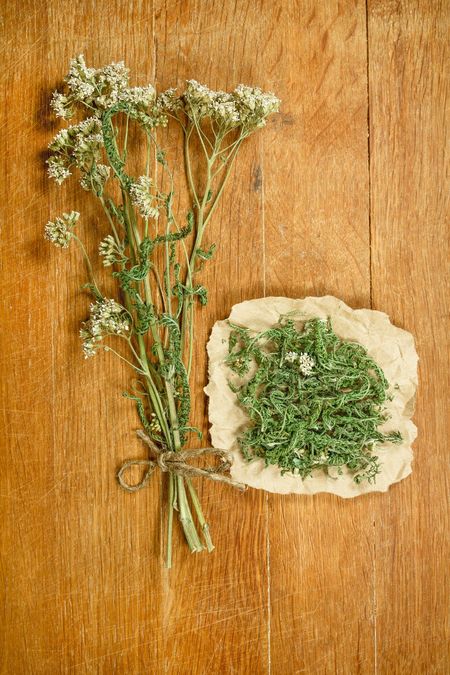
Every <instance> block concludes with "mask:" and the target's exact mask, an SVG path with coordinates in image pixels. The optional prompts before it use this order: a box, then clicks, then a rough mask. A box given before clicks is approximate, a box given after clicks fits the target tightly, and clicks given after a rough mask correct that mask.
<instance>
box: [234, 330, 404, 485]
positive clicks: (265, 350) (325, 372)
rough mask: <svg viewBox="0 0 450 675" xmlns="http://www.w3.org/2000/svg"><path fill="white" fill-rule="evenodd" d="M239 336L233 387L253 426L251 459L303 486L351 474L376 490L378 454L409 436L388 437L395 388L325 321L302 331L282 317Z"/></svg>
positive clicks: (247, 452)
mask: <svg viewBox="0 0 450 675" xmlns="http://www.w3.org/2000/svg"><path fill="white" fill-rule="evenodd" d="M232 328H233V330H232V332H231V334H230V339H229V354H228V357H227V365H228V366H229V368H230V369H231V371H232V372H233V373H235V374H236V375H238V376H239V379H238V380H237V381H234V382H230V386H231V388H232V389H233V391H234V392H236V394H237V397H238V400H239V403H240V405H241V406H242V407H243V409H244V410H245V412H246V414H247V415H248V417H249V422H250V423H249V426H248V428H247V429H246V430H245V431H244V432H243V434H242V435H241V436H240V438H239V444H240V448H241V450H242V453H243V455H244V457H245V458H246V459H247V460H248V461H251V460H252V459H254V458H256V457H262V458H263V459H264V460H265V463H266V465H269V464H274V465H276V466H279V467H280V468H281V471H282V473H285V472H287V471H289V472H292V473H294V474H298V475H300V476H301V477H302V478H307V477H308V476H310V475H311V474H312V472H313V471H317V470H319V471H326V472H329V473H330V475H333V474H334V475H339V474H342V470H343V467H346V468H347V469H348V470H349V471H350V472H351V473H352V474H353V479H354V481H355V482H356V483H360V482H361V481H363V480H368V481H369V482H374V481H375V478H376V475H377V474H378V473H379V470H380V467H379V462H378V457H377V456H376V454H375V449H376V446H377V445H378V444H380V443H386V442H392V443H398V442H399V441H400V440H401V435H400V434H399V433H398V432H396V431H395V432H390V433H383V432H382V431H381V430H380V426H381V425H382V424H383V423H384V422H385V421H386V419H387V418H386V413H385V410H384V404H385V402H386V401H387V399H388V387H389V385H388V382H387V381H386V378H385V376H384V373H383V371H382V370H381V368H380V367H379V366H378V365H377V364H376V363H375V361H374V360H373V359H372V358H371V357H370V356H369V355H368V354H367V351H366V350H365V349H364V347H362V345H359V344H356V343H355V342H349V341H345V340H342V339H340V338H339V337H338V336H337V335H336V334H335V333H334V331H333V329H332V326H331V322H330V321H328V322H326V321H322V320H320V319H310V320H309V321H306V322H305V323H304V324H303V325H300V326H299V325H298V324H297V323H296V322H295V321H294V320H293V319H292V318H289V317H281V318H280V320H279V323H278V324H277V325H276V326H274V327H273V328H272V329H270V330H266V331H264V332H262V333H255V332H253V331H250V330H249V329H247V328H243V327H240V326H236V325H232ZM241 378H243V379H241Z"/></svg>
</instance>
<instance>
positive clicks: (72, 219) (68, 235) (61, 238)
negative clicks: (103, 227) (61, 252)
mask: <svg viewBox="0 0 450 675" xmlns="http://www.w3.org/2000/svg"><path fill="white" fill-rule="evenodd" d="M79 217H80V214H79V213H78V211H71V212H70V213H63V215H62V217H59V216H58V217H57V218H55V220H54V221H53V220H49V222H48V223H47V225H46V226H45V228H44V237H45V239H47V241H51V242H52V244H54V245H55V246H57V247H58V248H68V246H69V244H70V240H71V239H72V237H73V236H74V234H73V228H74V227H75V225H76V224H77V222H78V219H79Z"/></svg>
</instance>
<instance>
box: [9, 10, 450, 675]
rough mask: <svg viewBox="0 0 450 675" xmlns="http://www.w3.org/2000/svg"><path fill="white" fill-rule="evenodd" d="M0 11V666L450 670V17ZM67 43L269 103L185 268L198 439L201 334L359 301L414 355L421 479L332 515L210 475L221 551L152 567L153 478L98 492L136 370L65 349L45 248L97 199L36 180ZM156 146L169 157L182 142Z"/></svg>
mask: <svg viewBox="0 0 450 675" xmlns="http://www.w3.org/2000/svg"><path fill="white" fill-rule="evenodd" d="M0 11H1V25H2V29H3V36H4V41H3V51H2V56H3V63H4V67H3V69H2V73H1V81H2V92H3V100H4V101H7V103H6V104H5V105H3V106H2V109H1V128H2V131H3V139H4V140H3V142H4V152H3V153H2V159H1V162H2V177H3V180H2V183H1V187H2V199H1V207H2V221H3V222H2V226H3V231H2V237H1V244H2V279H1V298H2V331H1V335H0V339H1V348H0V363H1V368H2V377H1V381H0V387H1V396H2V406H1V409H2V431H3V433H2V437H1V440H2V460H3V463H2V467H3V468H2V471H1V473H0V509H1V518H0V522H1V526H0V527H1V542H2V543H1V548H2V557H1V566H0V575H1V579H0V602H1V610H2V611H1V614H0V616H1V617H2V618H1V623H2V630H1V638H0V664H1V668H0V672H2V673H3V674H4V675H22V674H28V673H29V674H30V675H40V674H45V675H47V674H48V675H53V674H58V673H76V674H80V675H81V674H83V675H84V674H94V673H102V674H105V675H110V674H111V673H118V674H122V673H126V674H127V675H128V674H132V675H141V674H142V675H147V674H149V673H151V674H152V675H153V673H155V674H156V675H159V674H161V675H162V674H163V673H169V675H178V674H180V675H184V674H186V675H190V674H195V675H197V674H201V675H203V673H205V674H206V673H208V674H209V673H217V674H228V673H230V674H231V673H239V674H243V675H244V674H245V675H246V674H247V673H256V674H259V673H261V674H265V673H271V674H273V675H288V674H290V673H292V674H294V673H307V674H308V675H315V674H322V673H323V674H329V673H330V674H332V673H338V674H340V675H347V674H349V675H353V674H354V673H362V674H364V675H366V674H369V673H374V672H375V673H380V674H381V673H382V674H386V675H391V674H397V673H398V674H403V673H404V674H408V675H409V674H411V673H412V674H417V675H422V674H426V675H428V674H429V673H437V674H441V673H442V674H444V673H447V672H448V671H449V669H450V657H449V655H448V652H447V649H446V638H447V639H448V632H447V631H446V624H445V622H446V600H445V594H446V592H447V593H448V581H447V580H446V573H445V572H446V570H445V560H446V557H445V556H446V552H448V547H447V546H446V541H445V537H446V532H447V529H446V528H447V525H448V523H447V517H446V508H445V507H446V502H447V495H448V481H447V479H446V476H445V474H444V473H443V470H442V467H443V466H444V463H445V459H446V453H447V452H448V442H447V437H448V428H447V427H445V423H446V410H445V394H446V391H448V387H446V384H447V383H446V381H445V372H446V371H445V366H446V361H445V356H446V352H445V348H444V347H445V345H446V327H445V323H444V321H445V314H446V311H445V310H446V306H445V292H444V291H445V288H446V287H445V279H446V277H445V267H444V266H445V252H446V251H445V242H444V237H445V228H444V224H445V218H446V215H447V212H446V208H447V207H448V201H447V196H446V195H447V193H448V190H447V189H446V185H445V180H446V178H447V174H446V169H448V163H446V155H445V134H444V128H445V114H446V93H447V88H448V84H447V82H448V80H447V79H446V73H445V64H446V62H445V41H446V39H448V20H449V15H450V8H449V6H448V3H445V2H444V1H442V0H437V1H433V2H432V1H431V0H428V1H425V0H410V1H408V2H405V3H400V2H397V0H368V3H367V6H366V4H365V3H364V2H362V1H361V0H342V1H341V2H338V1H337V0H324V1H322V0H306V1H302V2H300V0H298V1H295V0H290V1H289V2H269V0H242V1H241V2H238V3H236V2H231V0H224V1H223V2H221V3H206V2H201V1H200V0H183V1H178V2H172V3H169V2H165V1H164V0H152V1H150V2H148V1H144V0H132V1H127V2H121V1H120V0H112V1H110V2H108V3H101V2H100V1H99V0H81V1H80V2H78V3H74V2H69V1H68V0H46V1H45V2H37V0H11V2H8V3H3V4H2V7H1V10H0ZM79 52H84V53H85V55H86V58H87V60H88V61H89V62H92V63H93V64H95V65H102V64H103V63H106V62H109V61H113V60H116V61H117V60H121V59H124V60H125V61H126V63H127V65H128V66H129V67H130V69H131V72H132V73H133V76H134V77H135V81H136V84H144V83H146V82H148V81H156V83H157V86H158V87H167V86H172V85H176V84H182V82H183V80H184V79H185V78H189V77H194V78H196V79H198V80H199V81H204V82H207V83H208V84H209V85H210V86H211V87H217V88H223V89H227V88H231V87H233V86H235V85H236V84H237V83H238V82H240V81H243V82H245V83H255V84H258V85H260V86H262V87H263V88H267V89H272V90H274V91H275V92H276V93H277V94H278V95H279V96H280V97H281V98H282V99H283V107H282V112H281V114H280V115H279V116H277V118H275V119H274V120H273V121H272V122H271V123H270V124H269V125H268V127H267V128H266V129H265V130H264V131H263V132H262V133H261V134H260V135H259V136H257V137H256V136H255V137H253V139H252V140H250V141H249V143H248V144H247V145H246V146H245V148H244V149H243V151H242V154H241V155H240V157H239V161H238V166H237V168H236V170H235V172H234V174H233V176H232V179H231V181H230V183H229V185H228V189H227V192H226V194H225V197H224V200H223V202H222V205H221V207H220V209H219V210H218V212H217V213H216V216H215V218H214V222H213V223H212V225H211V229H210V231H209V235H208V237H209V241H210V242H213V241H216V242H217V243H218V244H219V248H218V254H217V256H216V258H215V260H214V262H213V263H211V264H210V265H209V266H207V267H206V268H205V271H204V272H203V274H202V282H203V283H204V284H205V285H206V286H207V287H208V288H209V292H210V303H209V305H208V307H207V308H206V310H204V311H203V312H199V313H198V316H197V341H196V344H197V349H196V370H195V373H196V374H195V405H194V412H193V416H194V419H195V422H196V423H197V424H199V425H201V424H203V428H204V430H205V431H206V430H207V420H206V410H205V400H204V396H203V393H202V387H203V386H204V384H205V377H206V362H205V360H206V356H205V343H206V339H207V336H208V333H209V330H210V328H211V326H212V324H213V323H214V321H215V320H217V319H219V318H224V317H225V316H227V315H228V313H229V309H230V307H231V305H232V304H233V303H235V302H239V301H241V300H243V299H245V298H251V297H258V296H262V295H264V294H265V295H274V294H275V295H278V294H283V295H290V296H293V297H301V296H303V295H308V294H316V295H317V294H325V293H333V294H335V295H338V296H340V297H342V298H343V300H345V301H346V302H348V303H349V304H350V305H352V306H354V307H363V306H370V303H371V302H372V306H373V307H374V308H376V309H382V310H385V311H387V312H389V313H390V315H391V317H392V319H393V320H394V322H395V323H397V324H398V325H400V326H402V327H405V328H406V329H408V330H411V331H412V332H413V333H414V334H415V336H416V339H417V347H418V351H419V354H420V357H421V365H420V368H421V372H420V389H419V397H418V405H417V413H416V422H417V424H418V426H419V430H420V437H419V440H418V442H417V443H416V446H415V453H416V454H415V462H414V473H413V475H412V477H410V478H408V479H407V480H406V481H404V482H402V483H401V484H398V485H396V486H394V487H393V488H392V489H391V491H390V492H389V493H388V494H387V495H368V496H366V497H364V498H361V499H359V500H355V501H349V502H347V501H345V502H344V501H342V500H339V499H338V498H336V497H333V496H330V495H326V496H315V497H313V498H301V497H294V496H293V497H276V496H270V497H269V496H268V495H264V494H262V493H259V492H257V491H249V492H248V493H247V494H245V495H236V494H234V493H233V492H231V491H230V490H227V489H225V488H223V487H222V486H217V485H209V484H203V485H201V486H200V492H201V497H202V502H203V504H204V507H205V511H206V512H207V514H208V519H209V521H210V525H211V529H212V534H213V538H214V541H215V544H216V546H217V549H216V551H215V552H214V553H213V554H211V555H207V554H202V555H196V556H189V555H188V554H187V553H186V550H185V549H184V548H182V546H183V544H182V540H181V537H180V536H179V533H177V540H176V542H175V544H176V553H175V561H174V569H173V570H172V572H170V573H168V572H167V571H166V570H165V569H163V567H162V543H163V542H162V539H163V537H162V531H163V530H162V528H163V521H162V519H161V517H160V514H159V507H160V503H161V500H162V498H163V488H162V486H161V485H160V484H159V482H158V479H156V478H155V477H154V478H153V482H152V484H151V488H150V489H147V490H145V491H142V492H141V493H139V494H138V495H129V494H125V493H123V492H121V491H120V490H119V489H118V487H117V484H116V482H115V479H114V472H115V469H116V468H117V466H118V465H119V464H120V463H121V461H122V460H123V459H124V458H126V457H129V456H131V455H134V456H139V454H142V455H144V450H143V448H141V447H140V446H139V444H138V443H137V441H136V440H135V439H134V437H133V434H132V430H133V429H134V428H135V427H136V419H135V415H134V410H133V408H132V406H131V405H129V404H128V402H127V401H124V399H122V398H121V396H120V393H121V391H122V390H123V389H124V388H125V387H126V383H127V377H128V373H127V371H126V369H122V368H121V367H117V363H115V362H112V361H110V360H108V359H107V358H106V357H105V358H99V359H98V360H97V359H94V360H92V361H90V362H84V361H83V359H82V358H80V349H79V340H78V337H77V328H78V325H79V322H80V321H81V320H82V319H83V318H84V317H85V313H86V308H87V302H88V301H87V298H86V296H84V295H83V293H82V292H81V291H80V290H79V288H80V284H81V283H82V282H83V281H84V277H83V271H82V268H81V265H80V261H79V259H78V257H77V255H76V252H75V251H71V250H69V251H67V252H63V255H61V254H60V253H59V252H58V251H53V250H50V247H49V246H48V245H47V244H46V242H44V241H43V240H42V228H43V225H44V224H45V222H46V221H47V220H48V219H49V218H50V217H51V216H54V215H56V214H58V213H59V212H60V211H62V210H63V209H68V208H74V209H78V210H79V211H80V212H81V213H82V222H83V225H82V226H83V232H84V234H85V238H86V239H87V243H88V247H89V248H90V250H92V251H93V252H94V251H95V248H96V245H97V241H98V239H99V238H100V237H101V235H102V233H103V232H104V231H105V226H104V223H103V220H102V214H101V212H100V211H99V210H98V209H97V206H96V204H95V203H94V201H93V200H91V199H89V198H87V197H86V195H84V194H82V193H81V194H80V190H79V189H78V188H77V187H76V185H75V184H72V185H68V186H67V187H64V188H63V189H58V188H56V187H55V186H54V185H52V184H50V183H49V181H48V180H47V178H46V176H45V173H44V169H43V164H42V162H43V155H42V153H43V150H44V149H45V146H46V145H47V143H48V141H49V139H50V138H51V136H52V135H53V133H54V132H55V129H56V127H55V125H54V123H53V122H51V121H50V119H49V115H48V112H49V111H48V96H49V93H50V92H51V91H52V90H53V89H54V88H56V87H57V86H58V84H59V83H60V80H61V76H62V74H63V73H64V72H65V70H66V68H67V63H68V60H69V58H70V57H72V56H73V55H74V54H77V53H79ZM168 144H169V148H170V154H171V156H172V158H173V160H174V161H175V163H176V164H177V163H178V164H180V161H181V156H180V155H179V150H177V139H176V136H175V135H173V134H172V135H169V136H168ZM177 153H178V154H177ZM179 199H180V205H182V204H183V200H185V199H186V196H185V195H183V194H181V195H179Z"/></svg>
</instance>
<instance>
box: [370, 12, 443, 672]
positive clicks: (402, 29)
mask: <svg viewBox="0 0 450 675" xmlns="http://www.w3.org/2000/svg"><path fill="white" fill-rule="evenodd" d="M449 10H450V6H449V5H448V3H445V2H433V3H428V2H423V1H421V0H417V1H416V0H414V1H413V2H409V3H406V4H405V5H403V4H402V3H386V2H379V1H377V0H371V2H369V55H370V56H369V76H370V77H369V91H370V122H371V123H370V139H371V143H370V158H371V205H372V208H371V224H372V288H373V303H374V307H375V308H377V309H381V308H383V309H384V310H385V311H387V312H388V313H389V314H390V315H391V317H392V319H393V321H394V322H395V323H397V324H398V325H400V326H402V327H404V328H406V329H407V330H410V331H411V332H412V333H413V334H414V336H415V339H416V344H417V350H418V353H419V357H420V364H419V365H420V369H419V378H420V387H419V390H418V398H417V413H416V419H417V424H418V427H419V434H420V435H419V439H418V442H417V443H416V446H415V461H414V467H413V468H414V473H413V478H412V480H408V481H405V483H404V485H401V486H400V485H399V486H398V488H396V489H394V490H391V491H390V492H389V494H388V495H387V496H386V499H382V500H381V501H380V509H379V513H378V519H377V522H376V523H375V535H376V536H375V552H376V555H375V570H374V572H375V588H376V594H375V595H376V603H377V606H376V610H377V654H378V664H379V672H380V673H385V674H386V675H388V674H389V675H392V674H397V673H404V672H410V673H444V672H448V670H449V652H448V644H449V643H448V614H447V613H446V611H445V609H444V607H445V603H446V600H444V598H448V597H449V591H450V586H449V579H448V531H449V530H448V526H449V522H448V494H449V487H450V486H449V476H448V472H447V471H446V470H443V467H446V468H447V467H448V445H447V439H448V437H449V424H448V421H449V419H448V406H447V400H448V359H447V356H448V351H447V349H446V344H448V342H447V331H448V325H446V317H447V315H448V298H449V283H448V239H447V231H448V230H446V229H445V227H444V224H445V223H446V219H447V223H448V216H449V198H448V194H449V191H448V187H449V184H448V169H449V163H448V139H447V147H446V135H445V126H446V124H448V102H447V98H448V93H449V87H448V77H447V75H448V60H447V61H446V45H447V44H448V38H449V26H450V21H449V19H450V12H449ZM447 56H448V55H447Z"/></svg>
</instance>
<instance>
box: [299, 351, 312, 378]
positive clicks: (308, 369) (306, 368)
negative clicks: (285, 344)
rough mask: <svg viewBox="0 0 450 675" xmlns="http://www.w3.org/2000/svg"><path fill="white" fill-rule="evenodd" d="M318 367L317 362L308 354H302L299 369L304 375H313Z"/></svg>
mask: <svg viewBox="0 0 450 675" xmlns="http://www.w3.org/2000/svg"><path fill="white" fill-rule="evenodd" d="M315 365H316V362H315V360H314V359H313V357H312V356H310V355H309V354H306V352H302V353H301V354H299V357H298V369H299V371H300V372H301V374H302V375H305V376H308V375H311V373H312V371H313V370H314V366H315Z"/></svg>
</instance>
